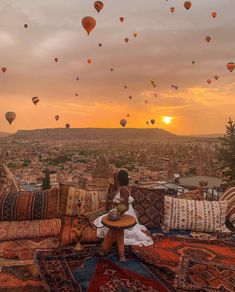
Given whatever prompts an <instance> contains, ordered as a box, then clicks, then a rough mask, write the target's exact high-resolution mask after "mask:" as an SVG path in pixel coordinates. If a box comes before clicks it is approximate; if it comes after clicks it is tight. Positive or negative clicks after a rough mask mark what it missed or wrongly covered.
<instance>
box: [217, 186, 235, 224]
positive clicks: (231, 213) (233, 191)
mask: <svg viewBox="0 0 235 292" xmlns="http://www.w3.org/2000/svg"><path fill="white" fill-rule="evenodd" d="M220 201H227V202H228V209H227V220H228V222H229V223H231V224H232V225H233V227H235V187H231V188H229V189H228V190H226V191H225V192H224V194H223V195H222V196H221V198H220Z"/></svg>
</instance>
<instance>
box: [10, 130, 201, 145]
mask: <svg viewBox="0 0 235 292" xmlns="http://www.w3.org/2000/svg"><path fill="white" fill-rule="evenodd" d="M9 138H10V139H24V140H48V139H51V140H91V141H92V140H110V141H117V140H119V141H127V140H148V141H155V142H156V141H159V140H161V141H164V140H168V141H169V140H172V141H174V140H177V141H179V140H184V141H185V140H187V139H190V140H191V139H193V140H195V139H198V138H196V137H195V138H192V137H190V138H189V137H183V136H178V135H175V134H172V133H170V132H167V131H165V130H163V129H158V128H154V129H130V128H116V129H107V128H106V129H105V128H72V129H66V128H56V129H37V130H19V131H17V133H15V134H13V135H11V136H10V137H9Z"/></svg>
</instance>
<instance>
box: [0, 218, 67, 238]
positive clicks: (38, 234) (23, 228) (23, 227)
mask: <svg viewBox="0 0 235 292" xmlns="http://www.w3.org/2000/svg"><path fill="white" fill-rule="evenodd" d="M60 228H61V221H60V219H57V218H56V219H44V220H33V221H2V222H0V241H6V240H14V239H15V240H18V239H33V238H44V237H53V236H55V237H56V236H58V235H59V234H60Z"/></svg>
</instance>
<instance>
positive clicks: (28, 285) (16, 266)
mask: <svg viewBox="0 0 235 292" xmlns="http://www.w3.org/2000/svg"><path fill="white" fill-rule="evenodd" d="M0 291H1V292H32V291H33V292H43V291H45V290H44V288H43V283H42V281H41V279H40V277H39V274H38V272H37V269H36V267H35V265H34V264H32V261H20V262H17V261H15V262H14V261H10V260H7V261H4V260H1V262H0Z"/></svg>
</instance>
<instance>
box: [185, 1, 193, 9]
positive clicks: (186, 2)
mask: <svg viewBox="0 0 235 292" xmlns="http://www.w3.org/2000/svg"><path fill="white" fill-rule="evenodd" d="M191 6H192V3H191V2H190V1H185V2H184V7H185V8H186V9H187V10H188V9H190V8H191Z"/></svg>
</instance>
